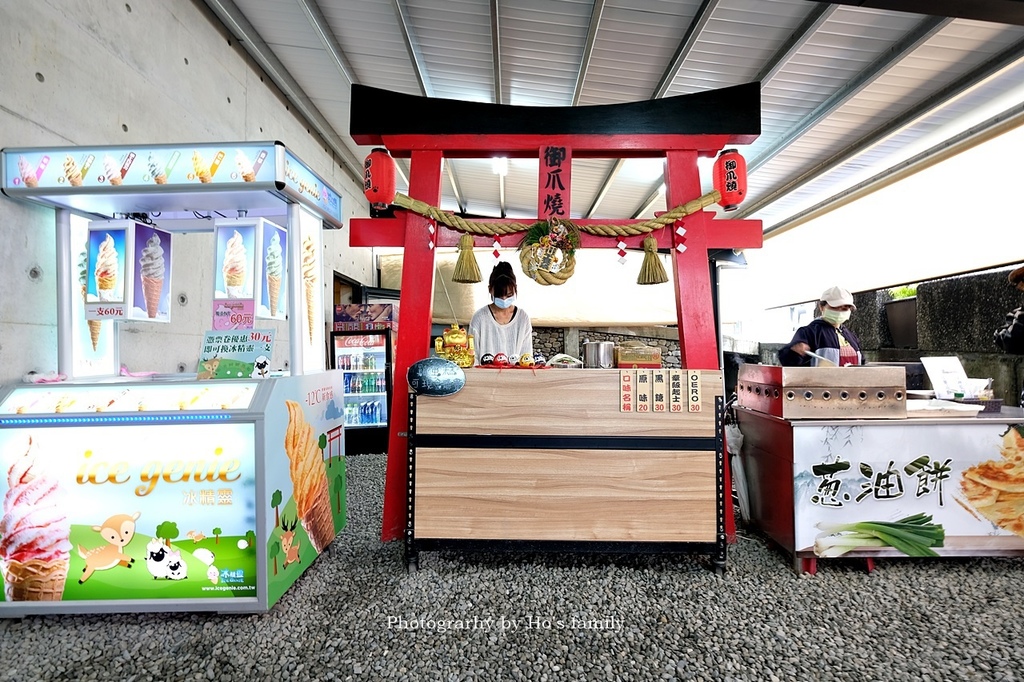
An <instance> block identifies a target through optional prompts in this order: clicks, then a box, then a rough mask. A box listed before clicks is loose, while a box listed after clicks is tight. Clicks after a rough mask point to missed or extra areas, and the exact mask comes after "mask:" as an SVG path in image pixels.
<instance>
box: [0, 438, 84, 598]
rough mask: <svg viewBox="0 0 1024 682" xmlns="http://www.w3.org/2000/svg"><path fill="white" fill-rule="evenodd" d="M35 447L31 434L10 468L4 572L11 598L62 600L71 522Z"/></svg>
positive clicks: (1, 525) (2, 524) (0, 534)
mask: <svg viewBox="0 0 1024 682" xmlns="http://www.w3.org/2000/svg"><path fill="white" fill-rule="evenodd" d="M37 451H38V448H37V447H36V445H35V443H33V441H32V438H31V437H29V439H28V447H27V449H26V450H25V452H24V453H23V454H21V455H19V456H18V457H17V458H16V459H15V460H14V462H13V463H12V464H11V466H10V467H9V468H8V470H7V485H8V489H7V494H6V495H4V508H3V512H4V515H3V518H2V519H0V571H2V573H3V579H4V595H5V597H6V598H7V599H8V600H9V601H60V599H61V597H62V596H63V594H64V581H65V579H66V578H67V574H68V559H69V556H70V551H71V542H70V541H69V540H68V536H69V535H70V533H71V523H70V522H69V521H68V517H67V513H66V512H65V510H64V506H63V500H62V493H61V490H60V486H59V484H58V482H57V480H56V479H54V478H51V477H49V476H47V475H46V474H44V473H43V472H42V471H41V470H40V467H39V465H38V463H37V462H36V454H37Z"/></svg>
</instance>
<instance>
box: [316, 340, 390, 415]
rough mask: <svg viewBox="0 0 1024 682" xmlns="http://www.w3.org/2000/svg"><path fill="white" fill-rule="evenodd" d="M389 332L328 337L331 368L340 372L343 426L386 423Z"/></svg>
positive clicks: (388, 386) (388, 382) (388, 381)
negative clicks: (343, 405)
mask: <svg viewBox="0 0 1024 682" xmlns="http://www.w3.org/2000/svg"><path fill="white" fill-rule="evenodd" d="M389 335H390V330H380V331H372V332H364V331H352V332H334V333H332V334H331V337H332V345H333V349H334V354H333V361H334V368H335V369H340V370H344V372H345V379H344V390H345V408H344V409H345V427H346V428H360V427H384V426H387V423H388V390H389V388H390V384H391V382H390V380H389V377H388V376H387V372H388V367H389V363H390V359H391V358H390V355H391V354H390V353H389V352H388V351H389V347H390V343H391V342H390V338H389Z"/></svg>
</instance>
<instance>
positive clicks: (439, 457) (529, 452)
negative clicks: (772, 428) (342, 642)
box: [405, 368, 726, 572]
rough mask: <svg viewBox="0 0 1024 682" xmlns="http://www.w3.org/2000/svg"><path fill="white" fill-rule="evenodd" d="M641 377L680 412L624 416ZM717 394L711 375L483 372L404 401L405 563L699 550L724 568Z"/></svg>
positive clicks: (716, 377) (715, 376)
mask: <svg viewBox="0 0 1024 682" xmlns="http://www.w3.org/2000/svg"><path fill="white" fill-rule="evenodd" d="M677 377H678V378H677ZM688 377H689V379H688ZM648 381H650V382H651V383H659V384H669V385H672V384H675V385H678V387H679V389H680V391H681V393H682V395H680V396H679V398H680V403H677V405H679V407H680V408H681V409H673V404H672V403H671V402H670V399H668V398H666V399H664V403H663V408H664V409H651V410H648V411H640V412H638V411H636V410H632V409H630V410H628V411H626V410H623V396H624V393H629V391H630V384H632V385H633V386H637V385H638V383H639V384H640V385H642V384H644V383H646V382H648ZM642 391H643V389H642V388H641V389H638V392H639V393H640V395H643V393H642ZM721 395H722V373H721V372H720V371H716V370H711V371H696V372H686V371H684V370H614V369H581V370H560V369H537V370H523V369H502V370H495V369H485V368H479V369H467V370H466V384H465V386H464V387H463V388H462V389H461V390H460V391H458V392H457V393H455V394H453V395H450V396H444V397H432V396H425V395H422V396H417V395H411V399H410V401H411V412H410V414H411V417H410V433H409V442H410V448H409V460H408V461H409V468H408V475H409V479H408V482H409V491H410V494H409V503H408V514H407V522H406V532H405V540H406V560H407V562H408V564H409V566H410V568H412V567H415V566H416V565H417V562H418V555H419V552H420V550H439V549H485V548H486V549H496V548H499V549H519V550H525V551H537V550H570V551H606V552H618V553H625V552H635V551H641V552H673V553H674V552H686V553H706V554H708V555H709V556H710V558H711V562H712V565H713V567H714V569H715V570H716V571H718V572H720V571H722V570H724V568H725V558H726V535H725V528H724V509H725V506H724V505H725V492H724V489H725V488H724V467H723V457H722V440H721V433H722V429H721ZM687 396H694V399H693V400H687ZM633 399H635V395H633V396H632V397H631V400H633ZM628 402H630V401H627V403H628ZM641 402H644V401H641ZM692 405H695V406H696V408H692V407H690V406H692ZM656 406H657V402H654V403H653V404H652V405H651V407H652V408H656ZM697 408H699V411H690V409H697Z"/></svg>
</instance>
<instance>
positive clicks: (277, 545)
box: [270, 540, 281, 575]
mask: <svg viewBox="0 0 1024 682" xmlns="http://www.w3.org/2000/svg"><path fill="white" fill-rule="evenodd" d="M280 553H281V541H280V540H274V542H273V543H272V544H271V545H270V556H272V557H274V575H277V555H278V554H280Z"/></svg>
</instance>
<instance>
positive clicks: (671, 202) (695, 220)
mask: <svg viewBox="0 0 1024 682" xmlns="http://www.w3.org/2000/svg"><path fill="white" fill-rule="evenodd" d="M665 194H666V199H667V202H668V207H669V208H672V207H675V206H679V205H680V204H685V203H686V202H688V201H690V200H692V199H693V198H695V197H699V196H701V188H700V176H699V174H698V172H697V152H695V151H670V152H667V153H666V155H665ZM710 222H711V221H710V220H709V219H708V218H707V216H706V215H705V213H704V212H703V211H700V212H698V213H696V214H694V215H689V216H686V217H685V218H683V219H682V220H679V221H677V222H676V224H675V225H674V226H673V227H672V230H673V233H672V261H673V265H674V267H675V273H676V281H675V286H676V321H677V323H678V324H679V354H680V358H681V360H682V365H683V367H685V368H686V369H719V367H718V334H717V333H716V331H715V314H714V309H713V307H712V300H711V273H710V272H709V270H708V235H707V230H708V229H709V223H710ZM680 227H682V228H683V229H685V230H686V233H685V234H683V235H681V236H680V235H679V233H678V230H679V228H680ZM680 245H682V246H685V247H686V248H685V250H683V251H682V252H680V250H679V248H678V247H679V246H680Z"/></svg>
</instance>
